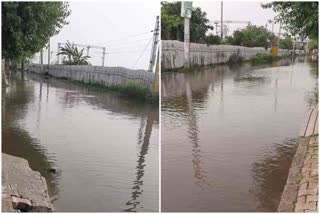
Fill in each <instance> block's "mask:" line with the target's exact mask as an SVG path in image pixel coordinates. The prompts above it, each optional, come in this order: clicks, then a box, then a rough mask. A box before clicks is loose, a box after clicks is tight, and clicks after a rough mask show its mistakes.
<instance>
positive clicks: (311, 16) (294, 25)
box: [161, 2, 318, 49]
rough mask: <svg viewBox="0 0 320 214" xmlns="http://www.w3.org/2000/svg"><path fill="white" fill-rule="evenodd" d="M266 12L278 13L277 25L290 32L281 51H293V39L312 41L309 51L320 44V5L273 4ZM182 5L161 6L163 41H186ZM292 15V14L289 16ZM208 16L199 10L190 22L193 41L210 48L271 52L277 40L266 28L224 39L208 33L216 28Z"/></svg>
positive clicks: (248, 29) (251, 28) (252, 27)
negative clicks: (319, 29)
mask: <svg viewBox="0 0 320 214" xmlns="http://www.w3.org/2000/svg"><path fill="white" fill-rule="evenodd" d="M262 7H263V8H273V10H274V11H275V12H276V13H278V15H277V17H276V19H275V20H276V21H277V22H281V23H282V26H283V28H284V29H285V30H286V31H287V32H288V33H287V34H286V35H285V38H283V39H280V41H279V46H280V48H281V49H292V47H293V38H292V37H293V36H296V35H298V36H300V37H301V38H306V37H308V38H310V39H312V40H311V43H310V47H312V48H315V47H317V44H318V42H317V41H318V40H317V36H318V2H272V3H267V4H262ZM180 10H181V2H161V39H162V40H178V41H183V35H184V23H183V18H182V17H181V16H180ZM290 11H291V12H290ZM209 23H210V22H209V20H208V19H207V14H206V12H203V11H202V10H201V9H200V8H198V7H196V8H193V10H192V17H191V20H190V41H191V42H195V43H204V44H208V45H213V44H215V45H219V44H230V45H240V46H246V47H264V48H268V47H270V46H271V43H276V42H277V41H278V38H277V37H276V36H275V35H274V34H273V33H271V32H270V31H268V30H267V29H266V28H265V27H263V26H257V25H248V26H246V27H245V28H244V29H241V30H236V31H234V32H233V34H232V35H230V36H226V37H225V38H224V39H221V37H220V36H218V35H214V34H212V33H209V31H210V30H213V26H211V25H210V24H209Z"/></svg>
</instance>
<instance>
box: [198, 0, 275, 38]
mask: <svg viewBox="0 0 320 214" xmlns="http://www.w3.org/2000/svg"><path fill="white" fill-rule="evenodd" d="M261 3H265V2H258V1H224V2H223V19H224V20H231V21H250V22H251V23H252V24H254V25H262V26H265V24H266V22H267V20H268V19H273V18H274V17H275V15H276V14H275V13H274V12H273V10H272V9H263V8H262V7H261ZM193 6H194V7H200V8H201V9H202V10H203V11H205V12H206V13H207V17H208V19H209V20H210V21H220V20H221V18H220V17H221V1H208V0H207V1H194V2H193ZM213 26H215V25H214V24H213ZM245 26H246V24H229V25H228V28H229V29H230V32H229V35H230V34H232V32H233V31H234V30H236V29H238V28H243V27H245ZM268 29H269V30H270V31H271V24H268ZM278 31H279V25H278V24H275V25H274V32H276V33H278ZM214 32H215V29H214Z"/></svg>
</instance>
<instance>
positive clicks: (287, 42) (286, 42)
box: [279, 36, 293, 50]
mask: <svg viewBox="0 0 320 214" xmlns="http://www.w3.org/2000/svg"><path fill="white" fill-rule="evenodd" d="M292 47H293V41H292V38H291V37H289V36H287V37H286V38H284V39H280V44H279V48H280V49H289V50H291V49H292Z"/></svg>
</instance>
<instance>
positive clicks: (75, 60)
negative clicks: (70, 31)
mask: <svg viewBox="0 0 320 214" xmlns="http://www.w3.org/2000/svg"><path fill="white" fill-rule="evenodd" d="M83 51H84V48H83V49H81V50H79V49H78V47H76V46H75V45H74V43H72V44H71V43H70V42H69V41H68V42H67V44H66V45H65V46H62V47H60V50H59V53H58V54H57V55H63V56H65V57H67V59H64V60H63V64H66V65H89V62H88V59H89V58H90V56H85V55H84V54H83Z"/></svg>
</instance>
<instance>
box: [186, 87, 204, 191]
mask: <svg viewBox="0 0 320 214" xmlns="http://www.w3.org/2000/svg"><path fill="white" fill-rule="evenodd" d="M186 95H187V100H188V109H189V117H188V125H189V131H188V133H189V139H190V141H191V143H192V157H193V159H192V164H193V170H194V178H195V179H196V184H197V185H198V186H199V187H201V188H202V187H203V186H202V185H203V184H207V181H206V171H205V170H204V169H203V167H202V161H201V149H200V144H199V136H198V134H199V128H198V125H197V121H198V117H197V115H196V112H195V110H194V107H193V99H192V98H193V97H192V96H193V95H192V90H191V86H190V83H189V82H186Z"/></svg>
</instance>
